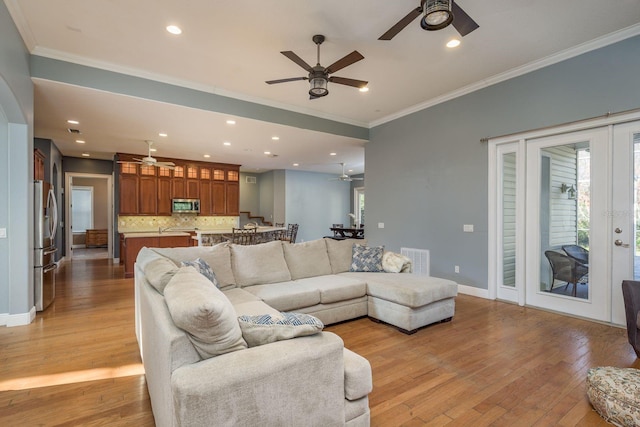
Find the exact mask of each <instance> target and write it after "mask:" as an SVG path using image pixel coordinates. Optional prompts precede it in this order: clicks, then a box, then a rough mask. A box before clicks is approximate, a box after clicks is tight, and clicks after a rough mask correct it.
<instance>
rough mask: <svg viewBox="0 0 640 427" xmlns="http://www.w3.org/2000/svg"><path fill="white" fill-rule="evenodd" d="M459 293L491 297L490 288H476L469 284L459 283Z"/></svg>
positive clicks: (485, 297)
mask: <svg viewBox="0 0 640 427" xmlns="http://www.w3.org/2000/svg"><path fill="white" fill-rule="evenodd" d="M458 293H459V294H465V295H471V296H473V297H479V298H484V299H489V290H488V289H481V288H476V287H474V286H469V285H460V284H459V285H458Z"/></svg>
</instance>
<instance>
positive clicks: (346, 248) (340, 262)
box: [324, 239, 367, 274]
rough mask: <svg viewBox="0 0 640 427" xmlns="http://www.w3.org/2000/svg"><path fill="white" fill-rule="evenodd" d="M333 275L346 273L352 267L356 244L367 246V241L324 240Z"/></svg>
mask: <svg viewBox="0 0 640 427" xmlns="http://www.w3.org/2000/svg"><path fill="white" fill-rule="evenodd" d="M324 241H325V244H326V245H327V254H328V255H329V262H330V263H331V272H332V273H333V274H338V273H344V272H345V271H349V267H351V255H352V248H353V245H354V243H358V244H360V245H366V244H367V240H366V239H344V240H334V239H324Z"/></svg>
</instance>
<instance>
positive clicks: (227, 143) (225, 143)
mask: <svg viewBox="0 0 640 427" xmlns="http://www.w3.org/2000/svg"><path fill="white" fill-rule="evenodd" d="M223 144H224V145H226V146H227V147H228V146H230V145H231V143H230V142H229V141H225V142H223Z"/></svg>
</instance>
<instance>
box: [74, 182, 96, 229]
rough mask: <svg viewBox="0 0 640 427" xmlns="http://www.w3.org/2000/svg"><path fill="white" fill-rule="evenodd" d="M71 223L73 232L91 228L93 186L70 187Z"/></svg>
mask: <svg viewBox="0 0 640 427" xmlns="http://www.w3.org/2000/svg"><path fill="white" fill-rule="evenodd" d="M71 202H72V205H71V215H72V218H71V223H72V224H73V232H74V233H84V232H86V231H87V230H90V229H92V228H93V187H81V186H73V187H71Z"/></svg>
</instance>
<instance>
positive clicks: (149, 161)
mask: <svg viewBox="0 0 640 427" xmlns="http://www.w3.org/2000/svg"><path fill="white" fill-rule="evenodd" d="M145 142H146V143H147V145H148V146H149V154H148V155H147V157H143V158H141V159H136V158H135V157H134V158H133V160H135V162H132V161H126V160H125V161H121V162H118V163H135V164H137V165H145V166H156V167H159V168H167V169H175V166H176V164H175V163H173V162H159V161H157V160H156V159H155V158H153V157H151V146H152V145H153V141H150V140H146V141H145Z"/></svg>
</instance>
